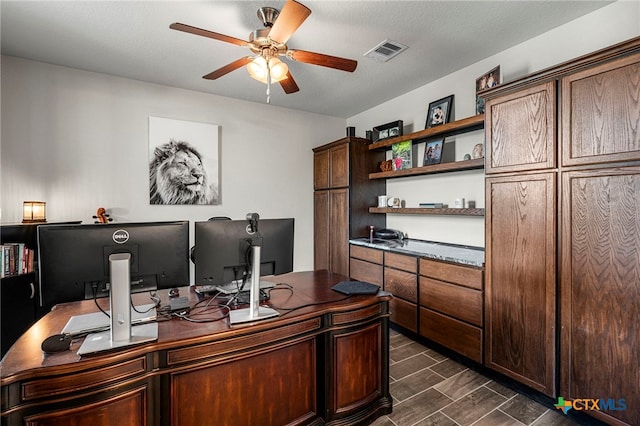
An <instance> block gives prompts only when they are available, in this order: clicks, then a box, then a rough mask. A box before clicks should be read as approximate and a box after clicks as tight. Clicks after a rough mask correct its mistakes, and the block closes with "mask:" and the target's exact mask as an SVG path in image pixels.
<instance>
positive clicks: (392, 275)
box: [384, 267, 418, 303]
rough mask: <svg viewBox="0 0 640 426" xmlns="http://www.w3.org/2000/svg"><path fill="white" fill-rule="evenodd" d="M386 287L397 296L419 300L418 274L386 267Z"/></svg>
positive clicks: (412, 300) (411, 300)
mask: <svg viewBox="0 0 640 426" xmlns="http://www.w3.org/2000/svg"><path fill="white" fill-rule="evenodd" d="M384 289H385V290H386V291H388V292H390V293H391V294H393V295H394V296H395V297H401V298H403V299H405V300H407V301H409V302H413V303H417V302H418V278H417V275H416V274H412V273H410V272H405V271H398V270H397V269H391V268H386V267H385V268H384Z"/></svg>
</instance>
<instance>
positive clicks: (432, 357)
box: [373, 330, 577, 426]
mask: <svg viewBox="0 0 640 426" xmlns="http://www.w3.org/2000/svg"><path fill="white" fill-rule="evenodd" d="M389 364H390V366H389V370H390V372H389V387H390V391H391V396H392V397H393V412H392V413H391V414H389V415H387V416H382V417H380V418H378V419H377V420H376V421H375V422H374V423H373V426H413V425H415V426H426V425H438V426H468V425H474V426H529V425H531V426H548V425H559V426H573V425H577V423H575V422H574V421H572V420H570V419H569V418H567V417H565V416H563V415H562V413H560V412H559V411H557V410H554V409H550V408H548V407H545V406H544V405H541V404H539V403H538V402H536V401H533V400H531V399H529V398H527V397H525V396H523V395H521V394H519V393H517V392H515V391H513V390H511V389H509V388H507V387H505V386H503V385H501V384H499V383H497V382H495V381H493V380H491V379H489V378H487V377H485V376H483V375H481V374H480V373H478V372H476V371H474V370H471V369H469V368H467V367H465V366H463V365H462V364H459V363H457V362H455V361H453V360H451V359H449V358H447V357H446V356H444V355H441V354H440V353H438V352H436V351H434V350H432V349H429V348H427V347H426V346H423V345H421V344H420V343H417V342H415V341H413V340H411V339H410V338H408V337H406V336H404V335H402V334H400V333H398V332H397V331H395V330H390V350H389Z"/></svg>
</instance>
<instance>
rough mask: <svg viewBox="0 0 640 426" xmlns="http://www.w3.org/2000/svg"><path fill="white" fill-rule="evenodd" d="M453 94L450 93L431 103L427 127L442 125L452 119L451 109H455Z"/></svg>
mask: <svg viewBox="0 0 640 426" xmlns="http://www.w3.org/2000/svg"><path fill="white" fill-rule="evenodd" d="M453 96H454V95H449V96H447V97H444V98H442V99H438V100H437V101H434V102H431V103H430V104H429V110H428V112H427V122H426V124H425V129H429V128H431V127H435V126H440V125H442V124H445V123H448V122H449V121H451V111H452V110H453Z"/></svg>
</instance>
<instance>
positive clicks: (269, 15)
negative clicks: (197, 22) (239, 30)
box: [169, 0, 358, 103]
mask: <svg viewBox="0 0 640 426" xmlns="http://www.w3.org/2000/svg"><path fill="white" fill-rule="evenodd" d="M257 14H258V18H259V19H260V20H261V21H262V23H263V25H264V28H261V29H257V30H255V31H253V32H252V33H251V34H249V41H245V40H242V39H239V38H235V37H231V36H227V35H224V34H220V33H215V32H213V31H209V30H204V29H201V28H197V27H193V26H191V25H186V24H181V23H179V22H176V23H173V24H171V25H170V26H169V28H171V29H174V30H178V31H184V32H186V33H190V34H195V35H199V36H203V37H209V38H212V39H215V40H220V41H224V42H227V43H232V44H235V45H238V46H242V47H248V48H249V50H251V52H252V54H253V55H250V56H244V57H242V58H240V59H237V60H235V61H233V62H231V63H230V64H227V65H225V66H223V67H222V68H219V69H217V70H215V71H213V72H211V73H209V74H207V75H205V76H203V78H205V79H207V80H215V79H217V78H220V77H222V76H224V75H226V74H228V73H230V72H231V71H235V70H237V69H238V68H241V67H243V66H246V67H247V70H248V72H249V75H250V76H251V77H253V78H255V79H256V80H259V81H262V82H263V83H266V84H267V103H268V102H269V95H270V86H271V83H272V82H279V83H280V86H281V87H282V89H283V90H284V91H285V93H287V94H290V93H295V92H297V91H299V90H300V88H299V87H298V85H297V84H296V82H295V80H294V79H293V77H292V76H291V73H290V72H289V69H288V67H287V65H286V64H285V63H284V62H282V61H281V60H280V59H278V57H279V56H284V57H286V58H287V59H289V60H293V61H297V62H304V63H307V64H312V65H320V66H323V67H328V68H334V69H338V70H342V71H347V72H353V71H355V69H356V67H357V66H358V62H357V61H354V60H352V59H345V58H339V57H337V56H330V55H325V54H322V53H315V52H308V51H306V50H290V49H289V48H288V47H287V44H286V43H287V41H288V40H289V38H290V37H291V36H292V35H293V33H294V32H295V31H296V30H297V29H298V28H299V27H300V25H302V23H303V22H304V21H305V20H306V19H307V18H308V17H309V15H310V14H311V10H310V9H309V8H308V7H306V6H304V5H303V4H300V3H298V2H297V1H295V0H287V2H286V3H285V5H284V7H283V8H282V11H279V10H278V9H275V8H273V7H261V8H260V9H258V12H257Z"/></svg>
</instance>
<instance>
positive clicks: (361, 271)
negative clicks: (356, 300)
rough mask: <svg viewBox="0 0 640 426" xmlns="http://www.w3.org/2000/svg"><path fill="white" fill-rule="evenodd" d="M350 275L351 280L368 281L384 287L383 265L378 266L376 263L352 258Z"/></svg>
mask: <svg viewBox="0 0 640 426" xmlns="http://www.w3.org/2000/svg"><path fill="white" fill-rule="evenodd" d="M349 274H350V276H351V279H354V280H357V281H366V282H368V283H371V284H376V285H379V286H381V287H382V265H376V264H375V263H369V262H365V261H363V260H359V259H354V258H351V259H350V264H349Z"/></svg>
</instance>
